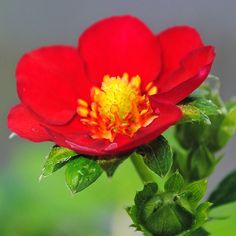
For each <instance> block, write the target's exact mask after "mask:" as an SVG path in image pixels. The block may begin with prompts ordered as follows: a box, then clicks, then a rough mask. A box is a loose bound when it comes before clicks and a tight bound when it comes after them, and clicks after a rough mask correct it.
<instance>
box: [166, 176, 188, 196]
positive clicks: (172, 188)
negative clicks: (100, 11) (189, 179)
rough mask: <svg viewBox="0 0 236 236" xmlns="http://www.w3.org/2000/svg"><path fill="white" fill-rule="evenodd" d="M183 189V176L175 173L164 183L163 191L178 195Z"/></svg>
mask: <svg viewBox="0 0 236 236" xmlns="http://www.w3.org/2000/svg"><path fill="white" fill-rule="evenodd" d="M183 187H184V179H183V176H182V175H181V174H180V173H179V172H178V171H176V172H175V173H174V174H173V175H171V176H170V177H169V179H168V180H167V181H166V183H165V190H166V191H168V192H174V193H179V192H180V191H181V190H182V188H183Z"/></svg>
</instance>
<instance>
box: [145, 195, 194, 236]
mask: <svg viewBox="0 0 236 236" xmlns="http://www.w3.org/2000/svg"><path fill="white" fill-rule="evenodd" d="M178 200H179V196H178V195H177V194H173V193H160V194H158V195H156V196H154V197H153V198H151V199H150V200H149V201H148V202H147V203H146V204H145V207H144V209H143V217H142V221H143V226H144V228H146V229H147V230H148V231H149V232H151V233H152V234H153V235H165V236H169V235H176V234H178V233H181V232H183V231H185V230H187V229H189V228H190V226H191V225H192V223H193V220H194V217H193V215H192V214H191V213H190V212H189V211H187V210H186V209H184V207H182V206H181V205H180V204H179V201H178Z"/></svg>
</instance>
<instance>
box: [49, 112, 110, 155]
mask: <svg viewBox="0 0 236 236" xmlns="http://www.w3.org/2000/svg"><path fill="white" fill-rule="evenodd" d="M45 128H46V130H47V132H48V134H49V135H50V136H51V137H52V139H53V141H54V142H55V143H56V144H58V145H59V146H64V147H67V148H69V149H72V150H75V151H76V152H78V153H80V154H85V155H97V156H99V155H105V154H106V153H105V152H104V151H103V149H104V147H105V146H106V145H108V144H109V141H107V140H101V139H100V140H99V139H92V138H91V137H90V136H89V133H90V131H89V129H88V127H86V126H84V125H83V124H81V122H80V120H79V117H78V116H76V117H75V118H74V119H73V120H72V121H71V122H70V123H68V124H66V125H63V126H52V125H47V126H45Z"/></svg>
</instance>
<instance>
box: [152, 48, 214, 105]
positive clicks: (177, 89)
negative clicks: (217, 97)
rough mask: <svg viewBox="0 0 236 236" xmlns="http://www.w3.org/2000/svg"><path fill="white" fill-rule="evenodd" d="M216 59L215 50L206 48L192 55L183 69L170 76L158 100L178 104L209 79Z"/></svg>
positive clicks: (182, 65) (184, 62)
mask: <svg viewBox="0 0 236 236" xmlns="http://www.w3.org/2000/svg"><path fill="white" fill-rule="evenodd" d="M214 58H215V52H214V48H213V47H211V46H206V47H202V48H199V49H197V50H195V51H193V52H192V53H190V54H189V55H188V56H187V57H186V58H185V59H184V60H183V61H182V63H181V67H180V68H179V69H178V70H176V71H174V72H173V74H172V75H170V77H169V80H167V81H166V83H165V84H163V86H162V88H161V89H160V93H159V94H157V95H156V98H157V99H164V100H168V101H170V102H173V103H178V102H180V101H181V100H183V99H184V98H186V97H187V96H188V95H189V94H191V93H192V92H193V91H194V90H195V89H197V88H198V87H199V86H200V85H201V83H202V82H204V80H205V79H206V78H207V76H208V74H209V72H210V70H211V66H212V63H213V61H214Z"/></svg>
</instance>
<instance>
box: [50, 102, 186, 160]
mask: <svg viewBox="0 0 236 236" xmlns="http://www.w3.org/2000/svg"><path fill="white" fill-rule="evenodd" d="M155 105H156V106H157V107H158V112H160V115H159V117H158V118H157V119H156V120H154V121H153V123H151V124H150V125H149V126H147V127H145V128H141V129H140V130H139V131H138V132H137V133H136V134H135V135H134V137H132V138H130V137H128V136H124V135H117V137H116V139H115V141H114V142H112V143H111V142H109V141H108V140H105V139H92V138H91V137H90V136H89V133H90V132H89V130H88V129H87V127H86V126H84V125H82V124H81V123H80V121H79V118H77V117H76V118H74V119H73V121H72V122H70V123H69V124H67V125H66V126H48V127H47V131H48V132H49V134H50V136H51V137H52V139H53V141H54V142H55V143H57V144H58V145H60V146H65V147H67V148H70V149H73V150H75V151H76V152H78V153H81V154H85V155H96V156H103V157H106V156H109V155H117V154H122V153H124V152H128V151H131V150H134V149H135V148H136V147H138V146H139V145H142V144H145V143H147V142H149V141H151V140H152V139H154V138H156V137H158V136H159V135H160V134H161V133H162V132H164V131H165V130H166V129H167V128H169V127H170V126H171V125H173V124H175V123H176V122H177V121H178V120H179V119H180V118H181V117H182V112H181V110H180V109H179V108H178V107H177V106H175V105H172V104H165V103H158V102H157V103H155Z"/></svg>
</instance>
